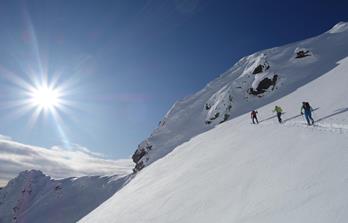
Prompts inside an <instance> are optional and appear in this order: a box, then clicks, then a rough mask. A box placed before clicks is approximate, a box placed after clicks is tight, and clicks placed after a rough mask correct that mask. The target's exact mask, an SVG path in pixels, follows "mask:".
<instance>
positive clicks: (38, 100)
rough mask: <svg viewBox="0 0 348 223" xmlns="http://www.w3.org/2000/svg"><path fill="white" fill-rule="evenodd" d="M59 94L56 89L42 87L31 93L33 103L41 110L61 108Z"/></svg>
mask: <svg viewBox="0 0 348 223" xmlns="http://www.w3.org/2000/svg"><path fill="white" fill-rule="evenodd" d="M59 97H60V95H59V92H58V90H56V89H53V88H50V87H47V86H41V87H38V88H35V89H33V90H32V92H31V103H32V104H33V105H34V106H35V107H38V108H40V109H54V108H56V107H58V106H59Z"/></svg>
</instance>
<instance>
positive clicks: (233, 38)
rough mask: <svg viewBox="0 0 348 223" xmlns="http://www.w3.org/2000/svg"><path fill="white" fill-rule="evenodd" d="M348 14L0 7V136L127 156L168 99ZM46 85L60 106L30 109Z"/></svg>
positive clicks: (274, 7)
mask: <svg viewBox="0 0 348 223" xmlns="http://www.w3.org/2000/svg"><path fill="white" fill-rule="evenodd" d="M347 8H348V2H347V1H335V0H331V1H311V0H309V1H297V0H293V1H282V2H281V1H270V0H264V1H250V0H243V1H242V0H241V1H238V0H237V1H228V0H219V1H217V0H136V1H128V0H110V1H107V0H101V1H95V0H93V1H90V0H81V1H78V0H73V1H71V0H69V1H64V0H60V1H43V0H42V1H38V0H27V1H16V0H10V1H4V0H1V1H0V52H1V53H0V134H1V135H3V136H4V137H5V136H7V137H10V138H11V139H12V140H15V141H17V142H21V143H24V144H29V145H35V146H41V147H46V148H56V147H55V146H58V147H59V148H60V149H65V150H72V149H73V148H76V145H78V147H81V148H88V151H90V152H92V153H98V154H104V156H105V157H107V158H110V159H123V158H129V157H130V156H131V155H132V153H133V152H134V151H135V149H136V148H137V145H138V143H140V142H141V141H142V140H144V139H145V138H146V137H147V136H149V135H150V134H151V132H152V130H153V129H154V128H156V127H157V125H158V123H159V121H160V120H161V119H162V117H163V116H164V115H165V114H166V112H167V111H168V110H169V109H170V107H171V106H172V104H173V103H174V102H175V101H177V100H179V99H181V98H183V97H186V96H189V95H191V94H193V93H194V92H196V91H198V90H200V89H201V88H203V87H204V86H205V85H206V84H207V83H208V82H209V81H211V80H213V79H214V78H216V77H217V76H218V75H219V74H221V73H223V72H224V71H226V70H227V69H229V68H230V67H232V65H233V64H234V63H235V62H237V61H238V60H239V59H240V58H241V57H243V56H247V55H249V54H251V53H254V52H256V51H259V50H262V49H266V48H271V47H275V46H280V45H283V44H287V43H290V42H294V41H298V40H302V39H305V38H309V37H312V36H315V35H318V34H321V33H323V32H325V31H327V30H328V29H330V28H331V27H332V26H333V25H335V24H336V23H338V22H339V21H348V14H347V13H346V9H347ZM42 83H47V84H48V85H51V84H52V83H54V86H55V88H57V89H60V94H61V98H62V100H64V106H56V107H55V108H54V112H52V111H51V110H49V109H48V110H47V109H46V110H45V109H43V110H42V111H40V109H38V108H37V105H33V103H31V104H30V103H29V104H28V103H27V101H28V100H27V97H28V95H27V93H25V92H27V91H28V89H32V86H36V87H38V86H40V84H41V85H42ZM52 86H53V84H52ZM34 88H35V87H34ZM29 99H30V98H29ZM24 101H25V102H24ZM29 101H30V100H29ZM38 110H39V111H40V112H37V111H38Z"/></svg>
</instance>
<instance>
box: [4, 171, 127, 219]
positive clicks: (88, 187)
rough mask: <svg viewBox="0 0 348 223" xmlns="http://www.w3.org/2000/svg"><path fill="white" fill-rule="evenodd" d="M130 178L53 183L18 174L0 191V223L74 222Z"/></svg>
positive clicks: (27, 173)
mask: <svg viewBox="0 0 348 223" xmlns="http://www.w3.org/2000/svg"><path fill="white" fill-rule="evenodd" d="M129 179H130V176H129V175H125V176H117V175H115V176H110V177H100V176H92V177H87V176H86V177H71V178H66V179H62V180H54V179H51V177H49V176H46V175H44V174H43V173H42V172H41V171H38V170H30V171H24V172H21V173H20V174H19V175H18V176H17V177H16V178H14V179H12V180H11V181H10V182H9V183H8V184H7V186H6V187H4V188H2V190H0V222H1V223H9V222H18V223H19V222H35V223H41V222H42V223H47V222H50V223H54V222H57V223H64V222H66V223H71V222H76V221H77V220H79V219H80V218H82V217H83V216H85V215H86V214H88V213H89V212H90V211H92V210H93V209H95V208H96V207H97V206H98V205H100V204H101V203H102V202H104V201H105V200H106V199H108V198H109V197H110V196H112V195H113V194H114V193H115V192H116V191H117V190H119V189H120V188H122V187H123V186H124V185H125V184H126V183H127V182H128V180H129Z"/></svg>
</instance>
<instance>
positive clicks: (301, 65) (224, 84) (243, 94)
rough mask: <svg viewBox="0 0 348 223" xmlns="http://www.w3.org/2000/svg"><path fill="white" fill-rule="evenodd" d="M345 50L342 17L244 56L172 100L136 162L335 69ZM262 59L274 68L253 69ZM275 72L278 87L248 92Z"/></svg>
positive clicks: (347, 40) (347, 36) (347, 34)
mask: <svg viewBox="0 0 348 223" xmlns="http://www.w3.org/2000/svg"><path fill="white" fill-rule="evenodd" d="M298 50H305V51H307V50H308V51H309V55H310V56H307V57H304V58H300V59H297V58H296V52H298ZM346 56H348V23H339V24H337V25H336V26H334V27H333V28H332V29H331V30H330V31H328V32H325V33H323V34H322V35H319V36H317V37H314V38H310V39H307V40H304V41H299V42H296V43H292V44H288V45H285V46H282V47H275V48H272V49H268V50H263V51H260V52H257V53H254V54H252V55H250V56H247V57H244V58H242V59H241V60H240V61H239V62H237V63H236V64H235V65H234V66H233V67H232V68H231V69H230V70H228V71H227V72H225V73H224V74H222V75H221V76H220V77H218V78H217V79H215V80H214V81H212V82H210V83H209V84H208V85H207V86H206V87H205V88H203V89H202V90H201V91H199V92H197V93H196V94H194V95H192V96H190V97H187V98H185V99H183V100H180V101H178V102H176V103H175V104H174V105H173V107H172V108H171V109H170V111H169V112H168V113H167V114H166V116H165V117H164V119H163V120H162V121H161V122H160V126H159V127H158V128H157V129H155V130H154V132H153V133H152V134H151V136H150V137H149V138H147V139H146V140H144V141H143V142H142V143H141V144H140V145H139V147H138V149H137V150H136V152H135V155H134V156H133V160H134V161H135V162H136V163H137V166H136V168H137V169H141V168H142V167H144V166H148V165H149V164H151V163H152V162H154V161H156V160H158V159H160V158H161V157H163V156H165V155H166V154H168V153H169V152H171V151H172V150H173V149H174V148H175V147H177V146H178V145H180V144H182V143H183V142H186V141H188V140H190V139H191V138H192V137H194V136H196V135H198V134H200V133H203V132H205V131H207V130H209V129H212V128H214V127H215V126H216V125H218V124H220V123H222V122H224V121H226V120H228V119H232V118H234V117H237V116H239V115H242V114H244V113H246V112H249V111H250V110H253V109H256V108H259V107H261V106H264V105H266V104H268V103H271V102H273V101H275V100H277V99H279V98H281V97H284V96H285V95H287V94H289V93H291V92H293V91H295V90H297V89H298V88H299V87H301V86H302V85H305V84H306V83H309V82H310V81H313V80H314V79H316V78H318V77H320V76H322V75H324V74H326V73H327V72H329V71H330V70H332V69H334V68H335V67H337V66H338V64H337V62H338V61H340V60H342V59H344V58H345V57H346ZM258 65H264V66H265V67H267V66H268V65H269V69H264V70H263V72H261V73H258V74H253V71H254V70H255V68H256V67H257V66H258ZM275 74H276V75H278V80H277V83H276V85H275V87H274V89H273V90H272V87H270V88H269V89H268V90H267V91H266V92H265V93H263V94H260V95H258V96H254V95H250V94H249V93H248V90H249V89H250V88H253V89H254V90H255V88H256V87H257V85H258V84H259V83H260V82H261V80H263V79H264V78H270V79H272V77H273V76H274V75H275ZM134 158H135V159H134Z"/></svg>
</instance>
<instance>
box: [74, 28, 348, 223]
mask: <svg viewBox="0 0 348 223" xmlns="http://www.w3.org/2000/svg"><path fill="white" fill-rule="evenodd" d="M298 49H301V50H300V51H302V52H298V51H297V50H298ZM302 49H304V50H302ZM263 52H268V54H267V53H265V55H266V60H267V64H269V66H270V68H268V69H267V64H261V65H263V66H259V65H257V66H255V64H254V63H253V62H252V61H250V59H251V58H253V60H254V59H255V58H259V59H258V61H262V60H261V57H263V58H264V56H263V55H262V53H257V54H254V55H253V56H250V57H246V58H244V59H242V60H241V61H240V62H239V64H237V65H235V66H234V67H233V68H232V70H230V71H229V72H227V73H226V74H225V75H223V76H221V77H220V78H218V79H217V80H215V81H213V82H211V83H210V84H209V85H208V86H207V87H206V88H205V89H203V90H202V91H200V92H198V93H197V94H195V95H194V96H192V97H190V98H186V99H185V100H183V101H180V102H178V103H177V104H176V105H175V106H174V107H173V108H172V109H171V111H170V112H169V113H168V114H167V116H166V119H165V120H164V121H165V123H164V127H160V128H159V129H157V130H156V131H155V132H154V134H153V135H152V136H151V140H149V141H148V142H147V143H145V144H144V145H143V146H147V147H148V148H151V149H149V150H148V151H147V152H146V153H145V154H144V156H143V157H144V158H145V161H146V159H147V158H148V160H147V161H146V162H147V163H146V164H150V163H151V161H155V160H156V159H157V160H156V162H153V163H152V164H151V165H148V166H147V167H146V168H144V169H143V170H141V171H140V172H139V173H137V175H136V177H135V178H134V179H133V180H132V181H131V182H129V184H127V185H126V186H125V187H123V188H122V189H121V190H120V191H118V192H117V193H116V194H115V195H113V196H112V197H111V198H110V199H108V200H107V201H105V202H104V203H103V204H101V205H100V206H99V207H98V208H97V209H95V210H94V211H92V212H91V213H89V214H88V215H87V216H85V217H84V218H83V219H81V220H80V221H79V222H81V223H94V222H108V223H116V222H117V223H129V222H137V223H163V222H165V223H177V222H180V223H192V222H200V223H211V222H215V223H229V222H235V223H256V222H257V223H279V222H281V223H294V222H306V223H328V222H330V223H345V222H347V219H348V212H347V210H348V175H347V173H348V101H347V94H348V90H347V86H348V24H347V23H339V24H338V25H336V26H335V27H334V28H333V29H331V30H330V31H328V32H326V33H324V34H323V35H320V36H318V37H316V38H312V39H309V40H305V41H301V42H297V43H294V44H289V45H286V46H283V47H279V48H273V49H271V50H268V51H267V50H266V51H263ZM270 52H272V54H271V53H270ZM261 63H262V62H261ZM241 65H243V66H241ZM265 65H266V66H265ZM250 67H253V68H250ZM257 67H260V68H257ZM249 68H250V69H249ZM256 68H257V72H255V73H257V75H258V74H261V75H264V74H266V73H268V72H269V73H270V74H272V72H275V73H276V74H278V75H279V78H278V80H277V82H276V84H275V88H274V89H273V90H272V88H273V86H272V85H270V86H269V88H267V89H266V91H265V92H263V93H260V94H256V95H255V96H254V95H253V94H249V93H248V92H247V88H250V87H252V83H253V82H254V81H255V80H256V79H258V78H257V77H255V76H252V74H250V72H251V71H252V73H254V71H255V69H256ZM246 69H249V71H248V72H246V73H244V76H242V75H243V71H245V70H246ZM253 69H254V70H253ZM260 70H262V72H261V73H258V72H259V71H260ZM230 75H232V76H230ZM248 75H249V77H248ZM266 75H268V74H266ZM227 79H230V82H227V81H226V80H227ZM237 80H238V81H239V80H242V81H241V82H238V81H237ZM225 81H226V82H225ZM243 81H245V82H246V83H245V86H244V85H243V86H244V87H243V86H242V88H241V89H240V88H238V89H234V88H233V86H234V84H237V83H238V84H239V83H243ZM261 82H262V80H261V81H260V82H259V83H261ZM266 82H269V83H272V80H271V81H266ZM237 86H239V85H237ZM231 87H232V88H231ZM228 90H230V92H232V96H234V97H233V100H232V106H234V109H235V110H233V108H232V109H231V111H230V112H231V113H229V114H231V116H230V117H231V120H229V121H226V122H224V123H222V124H220V125H218V126H216V127H215V128H212V129H210V130H209V131H205V132H203V133H201V134H198V135H196V136H194V137H192V138H191V139H188V140H186V138H188V135H187V134H189V133H190V134H191V133H192V134H193V132H194V131H196V132H199V131H201V130H202V128H201V127H202V126H206V125H207V124H205V123H204V121H206V119H205V118H207V117H209V116H206V115H207V114H209V109H212V108H213V106H211V107H210V105H208V106H207V107H208V108H207V109H206V108H205V107H204V106H205V104H206V103H207V101H209V99H212V101H211V102H212V104H214V103H218V104H219V105H224V103H223V102H222V100H223V98H224V97H223V96H224V94H223V92H228ZM239 90H240V91H239ZM254 90H255V89H254ZM256 90H257V89H256ZM259 90H262V89H261V88H259ZM236 92H237V93H238V92H240V93H239V94H236ZM249 92H250V91H249ZM251 93H252V92H251ZM218 95H219V96H221V97H218ZM251 95H252V96H251ZM212 96H214V97H213V98H212ZM225 96H226V94H225ZM236 96H239V97H236ZM244 96H248V98H245V97H244ZM259 96H260V97H259ZM226 97H227V96H226ZM224 100H225V101H224V102H225V106H228V105H227V104H226V98H225V99H224ZM303 101H309V102H310V104H311V105H312V107H313V108H314V112H313V117H314V119H315V124H314V126H308V125H307V124H306V121H305V120H304V118H303V116H302V115H301V113H300V110H301V106H302V102H303ZM213 102H214V103H213ZM233 102H234V103H233ZM237 102H239V103H237ZM214 105H215V104H214ZM275 105H278V106H281V107H282V108H283V111H284V114H283V117H282V118H283V123H282V124H280V123H278V120H277V119H276V115H275V114H274V113H272V110H273V109H274V107H275ZM215 108H218V106H215ZM220 108H223V109H224V107H223V106H221V107H220ZM254 108H257V109H258V112H259V113H258V115H259V121H260V122H259V124H258V125H256V124H255V125H253V124H251V120H250V114H249V112H250V110H252V109H254ZM223 111H225V110H219V112H223ZM243 111H244V112H245V113H244V114H240V113H242V112H243ZM194 112H197V113H194ZM196 114H197V115H196ZM222 114H223V113H222ZM239 114H240V115H239ZM180 115H182V118H183V120H184V121H186V122H187V123H186V125H182V124H183V123H182V120H180ZM190 115H192V116H191V117H190ZM219 117H220V116H219ZM219 117H218V118H219ZM190 118H191V119H192V121H191V119H190ZM221 120H223V119H220V120H218V121H217V122H221ZM202 122H203V124H202ZM166 123H167V126H166ZM176 123H177V124H178V125H177V126H175V124H176ZM191 124H192V125H191ZM194 124H198V125H199V126H198V127H199V128H195V127H196V126H193V125H194ZM211 124H213V125H217V123H216V119H214V120H212V122H211ZM174 127H177V128H176V129H175V128H174ZM186 128H187V129H188V130H187V129H186ZM174 130H175V131H174ZM179 130H180V131H179ZM181 131H182V132H183V133H182V134H181V135H180V133H181ZM175 134H179V136H178V137H177V138H175V136H176V135H175ZM170 136H172V137H173V139H170ZM162 137H163V138H165V137H168V139H169V140H168V141H169V142H170V144H169V146H166V145H165V141H163V142H162V141H161V140H163V138H162ZM166 139H167V138H166ZM183 139H185V140H186V142H184V143H182V144H180V145H179V146H177V147H176V148H175V149H174V150H172V149H171V147H170V146H173V145H175V143H177V142H179V141H180V140H183ZM159 145H161V146H162V145H163V146H164V147H161V148H156V146H159ZM163 149H165V150H164V151H161V150H163ZM169 151H171V152H170V153H168V154H167V155H165V154H166V153H167V152H169ZM164 155H165V156H164ZM161 156H162V158H160V157H161ZM140 160H141V159H140Z"/></svg>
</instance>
